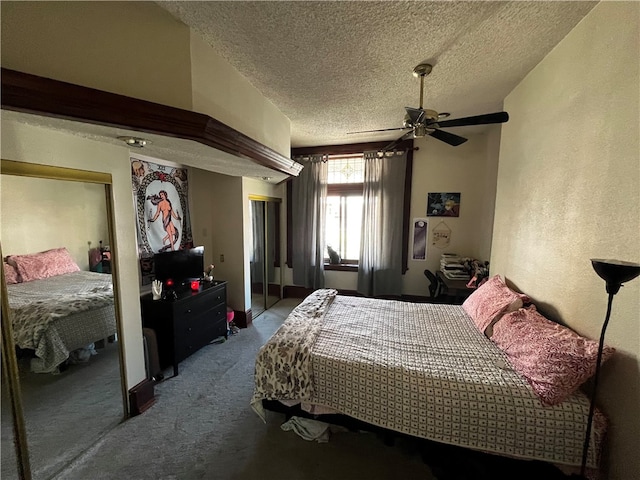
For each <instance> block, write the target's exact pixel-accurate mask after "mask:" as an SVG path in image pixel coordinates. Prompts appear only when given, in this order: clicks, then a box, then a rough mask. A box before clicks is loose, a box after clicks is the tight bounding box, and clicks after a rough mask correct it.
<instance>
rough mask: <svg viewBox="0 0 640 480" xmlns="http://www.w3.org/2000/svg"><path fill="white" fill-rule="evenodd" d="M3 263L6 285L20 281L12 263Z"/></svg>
mask: <svg viewBox="0 0 640 480" xmlns="http://www.w3.org/2000/svg"><path fill="white" fill-rule="evenodd" d="M3 263H4V279H5V281H6V282H7V285H11V284H14V283H20V275H18V271H17V270H16V269H15V267H14V266H13V265H9V264H8V263H7V262H3Z"/></svg>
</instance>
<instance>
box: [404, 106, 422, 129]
mask: <svg viewBox="0 0 640 480" xmlns="http://www.w3.org/2000/svg"><path fill="white" fill-rule="evenodd" d="M404 109H405V110H406V111H407V115H409V118H410V119H411V123H413V124H414V125H415V124H417V123H420V122H421V121H422V119H423V118H424V110H423V109H422V108H413V107H404Z"/></svg>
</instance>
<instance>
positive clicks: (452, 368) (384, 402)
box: [251, 290, 606, 468]
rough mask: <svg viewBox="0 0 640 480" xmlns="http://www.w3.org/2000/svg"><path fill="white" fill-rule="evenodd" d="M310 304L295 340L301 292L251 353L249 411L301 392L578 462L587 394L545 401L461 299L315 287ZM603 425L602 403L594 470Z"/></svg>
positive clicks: (409, 427) (384, 418) (405, 422)
mask: <svg viewBox="0 0 640 480" xmlns="http://www.w3.org/2000/svg"><path fill="white" fill-rule="evenodd" d="M323 298H324V299H325V301H324V302H322V299H323ZM310 302H311V303H312V304H314V305H318V303H324V305H325V306H326V308H324V309H323V311H319V310H317V309H314V315H313V317H312V318H311V319H310V323H311V324H313V327H311V326H309V325H307V326H306V329H305V330H304V331H301V332H300V333H301V335H300V336H298V337H296V325H300V324H304V310H305V309H307V308H308V305H307V300H305V301H303V302H302V303H301V304H300V306H299V307H297V308H296V309H294V310H293V311H292V314H291V317H289V318H288V319H287V320H286V321H285V322H284V324H283V325H282V327H281V329H280V330H278V332H276V333H275V334H274V336H273V337H272V338H271V339H270V340H269V342H267V344H266V345H264V346H263V347H262V349H261V351H260V353H259V355H258V358H257V360H256V376H255V392H254V397H253V399H252V402H251V404H252V406H253V407H254V410H255V411H256V412H257V413H259V414H261V415H264V413H263V411H262V410H261V405H260V403H261V400H262V399H270V400H280V401H284V402H285V403H289V404H290V403H291V402H292V401H301V402H302V406H303V408H309V405H311V406H312V407H313V408H315V409H317V408H318V407H320V410H323V409H324V410H325V411H335V412H339V413H343V414H346V415H349V416H351V417H354V418H357V419H359V420H362V421H365V422H368V423H370V424H373V425H377V426H381V427H385V428H388V429H391V430H395V431H398V432H402V433H406V434H409V435H413V436H416V437H421V438H427V439H430V440H434V441H439V442H443V443H447V444H452V445H459V446H463V447H468V448H473V449H477V450H482V451H487V452H492V453H496V454H500V455H506V456H512V457H517V458H526V459H537V460H543V461H547V462H550V463H555V464H561V465H574V466H575V465H580V463H581V458H582V445H583V441H584V434H585V431H586V420H587V416H588V411H589V400H588V399H587V398H586V396H585V395H583V394H582V393H576V394H574V395H573V396H571V397H570V398H569V399H568V400H567V401H565V402H563V403H561V404H559V405H556V406H544V405H543V404H542V403H541V402H540V401H539V400H538V397H536V395H535V394H534V392H533V390H532V389H531V387H530V386H529V384H528V383H527V382H526V380H525V379H524V378H523V377H521V376H520V375H519V374H518V373H516V372H515V371H513V370H512V369H511V368H510V367H509V365H508V363H507V360H506V357H505V355H504V354H503V353H502V351H501V350H499V349H498V348H497V347H496V346H495V345H494V344H493V343H492V342H491V340H489V339H488V338H486V337H485V336H484V335H482V334H481V333H480V332H479V331H478V330H477V329H476V328H475V326H474V325H473V322H472V321H471V319H470V318H469V317H468V316H467V314H466V313H465V312H464V310H462V308H461V307H460V306H456V305H441V304H416V303H409V302H398V301H391V300H373V299H366V298H361V297H344V296H336V292H335V290H318V291H316V292H315V293H314V294H313V295H312V297H311V299H310ZM298 308H300V310H298ZM290 320H291V321H290ZM296 345H298V346H299V347H300V349H297V348H296ZM299 375H301V378H302V379H303V380H302V381H300V382H299V381H298V380H297V379H298V378H299ZM305 406H306V407H305ZM316 411H317V410H316ZM263 418H264V416H263ZM605 423H606V422H605V420H604V417H603V416H602V415H601V414H600V412H598V417H597V421H596V422H594V433H593V437H592V439H591V446H592V448H590V454H589V459H588V465H589V466H590V467H595V468H597V464H598V459H599V458H598V457H599V455H598V454H597V452H599V451H600V445H601V439H602V436H603V434H604V428H605Z"/></svg>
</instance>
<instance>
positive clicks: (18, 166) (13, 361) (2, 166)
mask: <svg viewBox="0 0 640 480" xmlns="http://www.w3.org/2000/svg"><path fill="white" fill-rule="evenodd" d="M0 174H1V175H15V176H22V177H33V178H44V179H50V180H66V181H71V182H81V183H95V184H100V185H104V187H105V197H106V207H107V229H108V238H109V246H110V247H111V255H112V258H113V259H114V260H115V261H113V262H112V263H111V279H112V284H113V303H114V314H115V316H116V332H117V334H118V359H119V363H120V365H119V368H120V391H121V395H122V411H123V418H122V420H123V421H124V420H126V419H127V418H129V416H130V414H129V402H128V399H127V372H126V368H125V355H124V350H123V344H122V339H123V338H124V337H123V328H122V322H121V319H122V308H121V299H120V289H119V282H118V248H117V243H116V239H115V235H114V232H115V218H114V208H113V202H114V199H113V188H112V185H113V180H112V177H111V174H110V173H103V172H93V171H89V170H79V169H74V168H66V167H55V166H51V165H44V164H36V163H27V162H19V161H15V160H5V159H1V160H0ZM0 255H2V247H1V244H0ZM3 258H4V257H3ZM1 273H2V281H1V283H2V285H1V286H2V363H3V366H4V367H5V368H4V369H3V371H4V372H5V375H6V383H7V386H8V388H9V392H8V394H9V398H10V402H11V409H12V418H13V430H14V436H15V438H14V443H15V447H16V457H17V461H18V475H19V476H20V478H21V479H26V480H29V479H30V478H31V467H30V464H29V446H28V442H27V435H26V429H25V425H24V415H23V411H22V395H21V389H20V376H19V372H18V363H17V358H16V351H15V348H14V344H13V327H12V324H11V317H10V310H9V301H8V298H7V295H8V293H7V285H6V281H5V277H4V265H2V267H1Z"/></svg>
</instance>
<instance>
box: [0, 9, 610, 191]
mask: <svg viewBox="0 0 640 480" xmlns="http://www.w3.org/2000/svg"><path fill="white" fill-rule="evenodd" d="M156 3H157V4H158V5H160V6H161V7H162V8H164V9H166V10H167V11H168V12H170V13H171V14H172V15H174V16H175V17H176V18H178V19H179V20H181V21H182V22H184V23H185V24H186V25H188V26H190V27H191V28H192V29H193V30H194V31H196V32H197V33H199V34H200V35H201V36H202V37H203V38H204V39H205V40H206V41H207V42H208V43H209V44H210V45H211V46H212V47H213V49H214V50H216V51H217V52H218V53H219V54H220V55H222V56H223V57H224V58H226V59H227V61H229V62H230V63H231V64H232V65H233V66H234V67H235V68H236V69H237V70H238V71H239V72H240V73H241V74H242V75H244V76H245V77H246V78H247V79H248V80H249V81H250V82H251V83H252V84H253V85H254V86H255V87H256V88H257V89H258V90H259V91H260V92H262V94H263V95H264V96H265V97H267V98H268V99H269V100H271V101H272V102H273V104H274V105H276V107H278V108H279V109H280V110H281V111H282V112H283V113H284V114H285V115H286V116H287V117H289V119H290V120H291V131H292V132H291V133H292V138H291V144H292V147H303V146H318V145H336V144H343V143H358V142H368V141H383V140H393V139H395V138H398V137H399V136H400V135H401V134H402V133H403V132H401V131H392V132H384V133H376V134H356V135H347V134H346V133H347V132H353V131H361V130H373V129H382V128H395V127H400V126H401V124H402V120H403V117H404V113H405V111H404V107H405V106H410V107H417V106H418V105H419V92H420V81H419V79H418V78H415V77H414V76H413V75H412V72H413V68H414V67H415V66H416V65H417V64H419V63H422V62H429V63H431V64H432V65H433V66H434V68H433V72H432V73H431V74H430V75H429V76H427V77H426V78H425V98H424V105H423V106H424V107H425V108H430V109H433V110H436V111H439V112H450V113H451V118H460V117H465V116H469V115H477V114H482V113H489V112H495V111H500V110H502V102H503V100H504V98H505V97H506V96H507V95H508V94H509V92H511V90H512V89H513V88H514V87H515V86H516V85H517V84H518V83H519V82H520V81H521V80H522V79H523V78H524V77H525V76H526V75H527V73H528V72H529V71H530V70H531V69H532V68H533V67H534V66H535V65H537V64H538V63H539V62H540V60H542V58H543V57H544V56H545V55H546V54H547V53H548V52H549V51H551V50H552V49H553V47H554V46H555V45H556V44H557V43H558V42H559V41H560V40H562V38H564V36H565V35H566V34H567V33H568V32H569V31H570V30H571V29H572V28H573V27H574V26H575V25H576V24H577V23H578V22H579V21H580V20H581V19H582V18H583V17H584V16H585V15H586V14H587V13H588V12H589V11H590V10H591V9H592V8H593V7H594V6H595V5H596V3H597V2H582V1H568V2H558V1H516V2H502V1H500V2H490V1H479V0H478V1H468V2H458V1H437V2H428V1H425V2H418V1H416V2H397V1H385V2H369V1H347V2H342V1H327V2H307V1H300V2H287V1H275V2H270V1H257V2H243V1H223V2H194V1H175V2H174V1H171V2H156ZM2 118H3V119H12V120H16V121H19V122H24V123H28V124H31V125H36V126H39V127H44V128H51V129H56V130H60V131H64V132H67V133H72V134H75V135H80V136H83V137H86V138H89V139H92V140H96V141H101V142H107V143H112V144H116V143H117V144H120V143H118V142H119V140H116V139H115V137H116V136H118V135H125V136H126V135H129V136H142V137H145V138H146V139H147V140H149V141H150V142H151V143H150V144H148V145H147V146H146V147H145V148H144V149H141V150H137V149H135V150H132V152H134V153H140V154H144V155H147V156H151V157H155V158H159V159H166V160H171V161H173V162H176V163H180V164H183V165H189V166H193V167H198V168H201V169H204V170H210V171H213V172H218V173H223V174H226V175H231V176H244V177H255V178H265V179H266V178H268V180H267V181H269V182H272V183H277V182H280V181H282V180H284V179H285V178H286V177H287V175H285V174H282V173H280V172H276V171H274V170H270V169H268V168H266V167H263V166H261V165H258V164H256V163H254V162H253V161H252V160H248V159H246V158H238V157H234V156H232V155H229V154H226V153H224V152H221V151H219V150H216V149H213V148H210V147H206V146H204V145H202V144H200V143H197V142H193V141H189V140H180V139H176V138H172V137H164V136H159V135H149V134H140V132H135V131H127V130H123V129H117V128H111V127H103V126H97V125H91V124H87V123H80V122H73V121H67V120H59V119H54V118H50V117H41V116H37V115H30V114H20V113H16V112H7V111H3V112H2ZM486 128H498V127H487V126H485V127H458V128H450V129H447V130H449V131H450V132H451V133H456V134H459V135H463V136H464V135H465V134H466V135H469V134H473V133H478V132H480V131H482V130H483V129H486ZM120 145H121V144H120ZM452 148H453V147H452Z"/></svg>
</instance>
